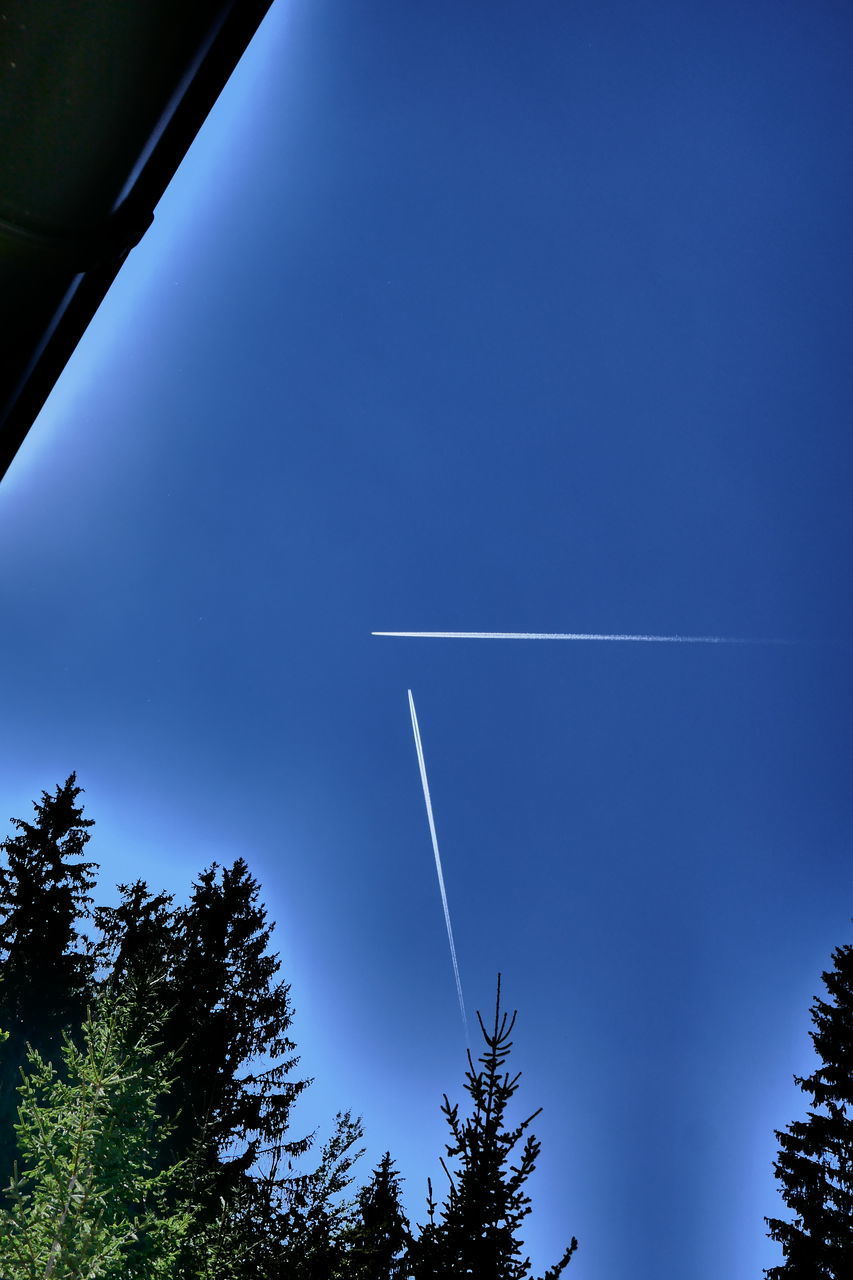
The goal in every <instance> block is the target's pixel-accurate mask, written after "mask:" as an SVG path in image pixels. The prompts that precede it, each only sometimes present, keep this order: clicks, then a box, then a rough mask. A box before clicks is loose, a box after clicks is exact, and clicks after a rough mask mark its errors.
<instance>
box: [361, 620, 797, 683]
mask: <svg viewBox="0 0 853 1280" xmlns="http://www.w3.org/2000/svg"><path fill="white" fill-rule="evenodd" d="M370 634H371V635H372V636H395V637H397V638H402V639H408V640H413V639H415V640H613V641H622V642H623V643H624V642H629V643H633V644H790V643H791V641H789V640H765V639H758V640H753V639H750V640H744V639H740V638H739V637H736V636H650V635H624V634H622V635H604V634H602V633H600V632H591V631H371V633H370ZM410 696H411V695H410Z"/></svg>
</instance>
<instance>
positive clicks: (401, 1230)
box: [347, 1151, 411, 1280]
mask: <svg viewBox="0 0 853 1280" xmlns="http://www.w3.org/2000/svg"><path fill="white" fill-rule="evenodd" d="M410 1242H411V1234H410V1231H409V1223H408V1219H407V1218H406V1215H405V1213H404V1212H403V1205H402V1201H401V1196H400V1175H399V1173H398V1172H397V1170H396V1169H395V1168H394V1162H393V1160H392V1159H391V1153H390V1151H386V1153H385V1155H384V1156H383V1157H382V1159H381V1160H380V1162H379V1164H378V1165H377V1167H376V1168H375V1169H374V1171H373V1174H372V1176H371V1179H370V1181H369V1182H368V1183H367V1185H366V1186H364V1187H362V1188H361V1190H360V1191H359V1193H358V1217H357V1220H356V1224H355V1227H354V1229H353V1232H352V1239H351V1244H350V1247H349V1251H348V1257H347V1275H348V1276H349V1277H351V1280H405V1277H406V1275H407V1273H408V1268H407V1264H406V1258H407V1253H408V1248H409V1245H410Z"/></svg>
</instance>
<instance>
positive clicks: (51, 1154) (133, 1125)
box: [0, 998, 191, 1280]
mask: <svg viewBox="0 0 853 1280" xmlns="http://www.w3.org/2000/svg"><path fill="white" fill-rule="evenodd" d="M131 1008H132V1002H129V1001H128V1000H127V999H126V998H123V999H120V1000H118V1001H116V1000H105V1001H102V1002H101V1005H100V1007H99V1008H98V1009H97V1010H96V1011H95V1013H93V1014H90V1015H89V1016H88V1017H87V1018H86V1020H85V1022H84V1023H83V1027H82V1036H81V1039H82V1045H80V1046H78V1045H77V1044H75V1042H74V1041H73V1040H72V1039H71V1037H70V1036H68V1035H67V1034H66V1035H65V1036H64V1037H63V1043H62V1050H61V1058H62V1068H63V1069H62V1072H61V1073H60V1072H59V1071H57V1069H56V1067H55V1066H54V1065H53V1064H52V1063H50V1062H48V1061H46V1060H45V1059H44V1058H43V1057H42V1056H41V1054H40V1053H39V1052H38V1051H37V1050H36V1049H33V1048H30V1049H29V1050H28V1054H27V1065H28V1070H27V1071H26V1072H25V1074H24V1078H23V1083H22V1084H21V1085H20V1086H19V1094H20V1106H19V1111H18V1123H17V1125H16V1132H17V1135H18V1146H19V1150H20V1155H21V1163H20V1167H19V1168H18V1167H16V1170H15V1173H14V1175H13V1178H12V1181H11V1183H10V1186H9V1187H8V1188H7V1199H8V1200H9V1201H11V1207H10V1208H7V1209H3V1210H0V1273H2V1275H3V1276H4V1280H49V1278H51V1277H53V1278H54V1280H72V1278H73V1280H95V1278H96V1277H102V1278H103V1280H137V1278H138V1280H149V1278H151V1280H155V1278H156V1277H163V1280H166V1278H167V1277H168V1278H169V1280H172V1277H173V1274H174V1272H173V1267H174V1264H175V1262H176V1259H177V1254H178V1248H179V1246H180V1242H181V1239H182V1238H183V1237H184V1235H186V1234H187V1232H188V1230H189V1227H190V1223H191V1214H190V1213H189V1212H187V1211H185V1210H184V1211H178V1212H170V1211H169V1210H168V1209H167V1207H166V1200H165V1193H166V1191H167V1190H168V1188H169V1185H170V1184H171V1183H172V1182H173V1181H174V1180H175V1178H176V1175H177V1172H178V1171H177V1170H176V1169H174V1168H173V1169H167V1170H165V1171H163V1172H160V1173H155V1172H154V1164H155V1157H156V1152H157V1148H158V1145H159V1142H160V1138H161V1132H160V1128H159V1122H158V1117H157V1100H158V1098H159V1097H160V1096H161V1095H162V1094H163V1092H164V1091H165V1089H166V1088H167V1086H168V1080H167V1074H168V1071H169V1069H170V1066H171V1063H170V1061H169V1059H168V1058H166V1057H164V1056H163V1055H162V1053H161V1052H160V1046H158V1045H157V1044H155V1043H154V1041H153V1039H152V1036H151V1034H148V1035H146V1036H143V1037H139V1038H137V1039H133V1038H131V1037H130V1036H129V1034H128V1032H129V1021H130V1010H131Z"/></svg>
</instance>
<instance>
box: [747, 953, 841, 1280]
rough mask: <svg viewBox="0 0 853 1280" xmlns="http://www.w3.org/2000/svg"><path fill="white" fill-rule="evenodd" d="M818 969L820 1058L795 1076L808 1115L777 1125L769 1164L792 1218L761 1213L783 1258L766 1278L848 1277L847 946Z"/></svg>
mask: <svg viewBox="0 0 853 1280" xmlns="http://www.w3.org/2000/svg"><path fill="white" fill-rule="evenodd" d="M832 960H833V964H834V967H833V968H832V969H831V970H829V971H828V972H826V973H823V974H822V975H821V976H822V978H823V982H824V984H825V986H826V988H827V991H828V993H829V996H830V999H829V1000H822V999H820V997H818V998H816V999H815V1002H814V1004H813V1005H812V1008H811V1014H812V1021H813V1023H814V1025H815V1030H814V1031H812V1032H811V1033H810V1034H811V1038H812V1042H813V1043H814V1047H815V1050H816V1052H817V1055H818V1057H819V1058H820V1059H821V1060H822V1065H821V1066H819V1067H818V1068H817V1070H816V1071H813V1072H812V1074H811V1075H809V1076H804V1077H803V1076H795V1077H794V1080H795V1082H796V1083H797V1084H798V1085H799V1087H800V1088H801V1089H802V1090H803V1092H804V1093H805V1094H807V1095H808V1096H809V1097H810V1098H811V1102H812V1107H813V1108H814V1109H813V1110H810V1111H809V1112H808V1119H807V1120H798V1121H794V1123H792V1124H789V1125H788V1127H787V1129H785V1130H784V1131H779V1130H777V1131H776V1137H777V1139H778V1141H779V1157H778V1159H777V1160H776V1161H775V1163H774V1166H773V1168H774V1171H775V1173H776V1177H777V1179H778V1180H779V1182H780V1183H781V1193H782V1198H783V1199H784V1201H785V1203H786V1205H787V1206H788V1208H789V1209H790V1210H791V1211H792V1213H793V1214H794V1217H793V1220H792V1221H787V1222H786V1221H784V1220H782V1219H780V1218H767V1219H766V1222H767V1224H768V1226H769V1227H770V1230H769V1232H768V1235H769V1236H770V1238H771V1239H772V1240H775V1241H777V1242H778V1243H779V1244H781V1246H782V1253H783V1255H784V1259H785V1261H784V1262H783V1263H782V1265H781V1266H777V1267H771V1268H769V1269H768V1270H766V1271H765V1276H766V1277H767V1280H850V1277H851V1276H853V946H851V945H847V946H842V947H837V948H836V949H835V951H834V952H833V953H832Z"/></svg>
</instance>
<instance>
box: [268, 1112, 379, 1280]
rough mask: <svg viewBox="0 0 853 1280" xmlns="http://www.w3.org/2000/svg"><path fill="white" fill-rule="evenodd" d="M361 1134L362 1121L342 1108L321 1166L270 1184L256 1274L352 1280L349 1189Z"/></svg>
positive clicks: (275, 1279)
mask: <svg viewBox="0 0 853 1280" xmlns="http://www.w3.org/2000/svg"><path fill="white" fill-rule="evenodd" d="M362 1136H363V1127H362V1123H361V1119H360V1118H358V1117H356V1118H354V1117H353V1116H352V1114H351V1113H350V1112H349V1111H342V1112H339V1113H338V1115H337V1116H336V1117H335V1125H334V1129H333V1131H332V1136H331V1137H330V1138H329V1140H328V1142H326V1143H325V1144H324V1146H323V1147H322V1149H321V1152H320V1160H319V1163H318V1164H317V1166H316V1168H315V1169H313V1170H311V1171H310V1172H308V1173H294V1174H292V1175H291V1176H289V1177H288V1178H286V1179H281V1180H279V1181H278V1182H277V1183H274V1184H270V1186H269V1188H268V1191H269V1194H268V1196H267V1199H266V1201H265V1202H264V1203H262V1204H261V1205H260V1212H259V1213H258V1214H257V1216H256V1218H255V1220H254V1224H253V1226H254V1238H255V1239H256V1240H257V1241H258V1250H257V1254H256V1266H257V1269H256V1270H255V1271H254V1272H253V1273H252V1275H253V1278H254V1277H263V1280H349V1277H350V1274H351V1272H350V1265H349V1252H350V1242H351V1240H352V1237H353V1232H354V1228H355V1223H356V1218H357V1206H356V1201H355V1199H354V1198H353V1197H352V1196H350V1195H349V1194H348V1191H349V1188H350V1186H351V1185H352V1182H353V1167H354V1165H355V1163H356V1161H357V1160H358V1159H359V1157H360V1156H361V1155H362V1154H363V1153H362V1150H361V1149H357V1147H356V1144H357V1143H358V1142H359V1141H360V1140H361V1138H362Z"/></svg>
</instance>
